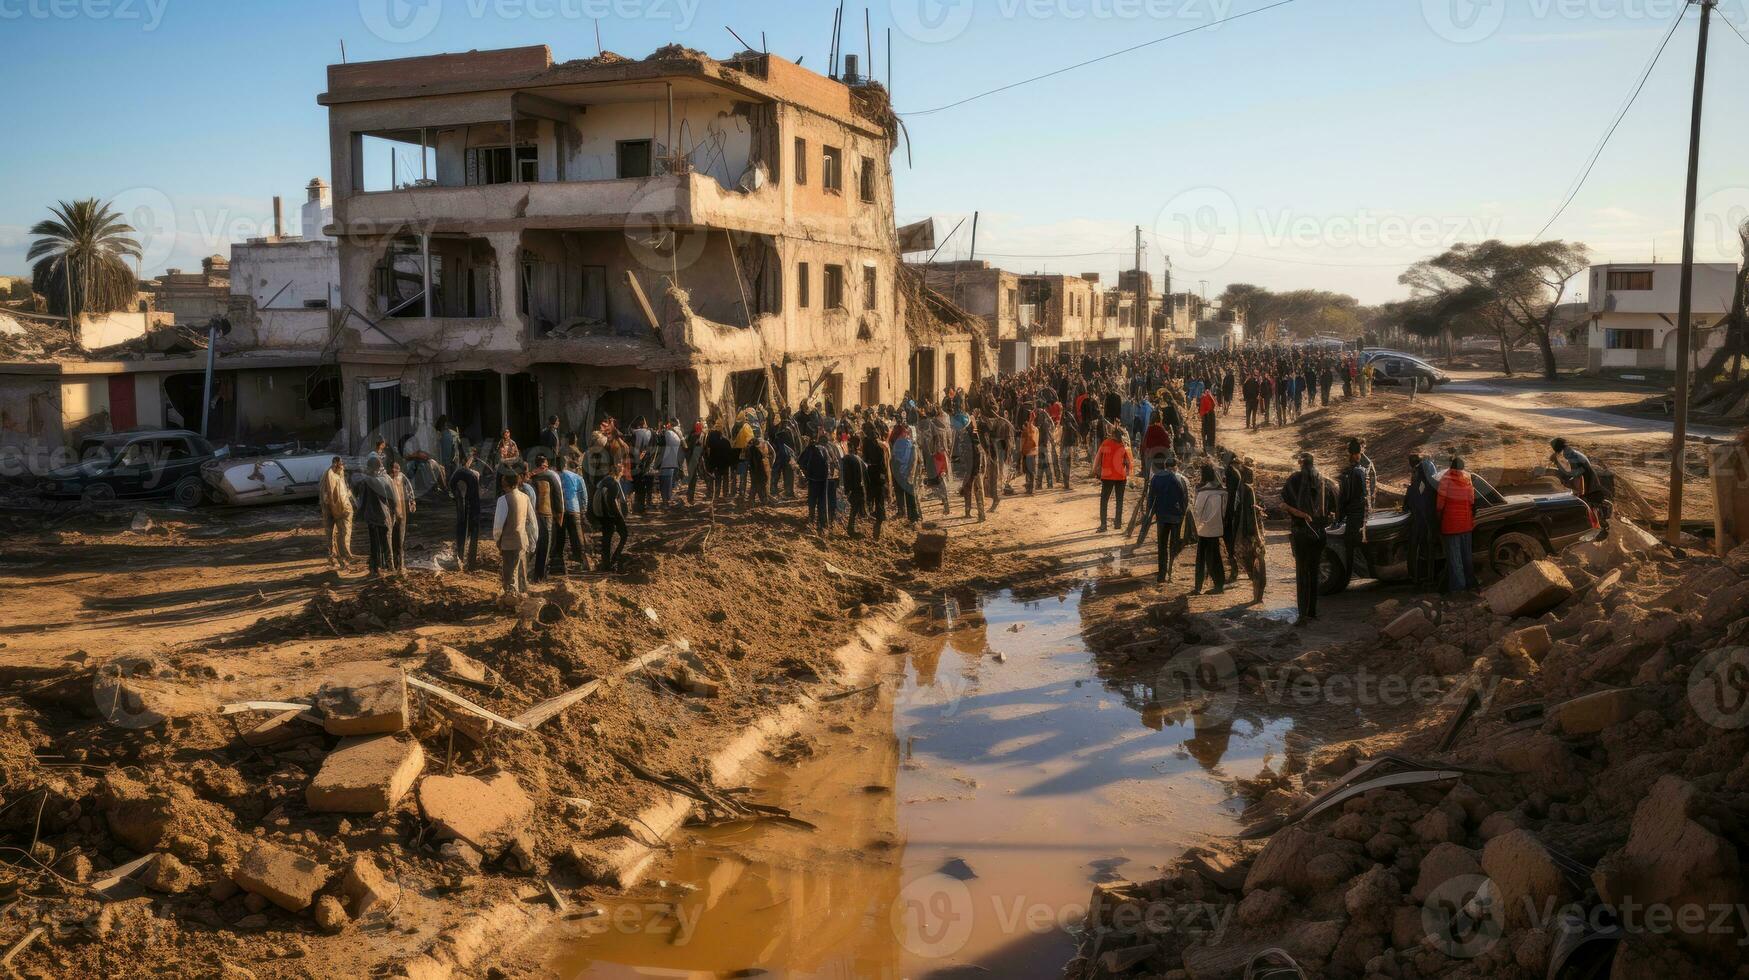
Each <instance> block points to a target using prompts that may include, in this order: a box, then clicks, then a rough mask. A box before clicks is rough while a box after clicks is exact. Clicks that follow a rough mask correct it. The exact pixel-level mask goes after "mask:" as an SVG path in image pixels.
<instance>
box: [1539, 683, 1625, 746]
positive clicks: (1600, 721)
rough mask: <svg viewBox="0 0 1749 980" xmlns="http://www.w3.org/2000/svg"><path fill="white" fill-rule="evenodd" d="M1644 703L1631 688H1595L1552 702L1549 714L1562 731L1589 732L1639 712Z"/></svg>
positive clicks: (1587, 733)
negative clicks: (1561, 701)
mask: <svg viewBox="0 0 1749 980" xmlns="http://www.w3.org/2000/svg"><path fill="white" fill-rule="evenodd" d="M1643 707H1644V704H1643V703H1642V702H1641V700H1640V696H1639V692H1637V691H1635V690H1633V689H1632V688H1620V689H1616V690H1610V691H1597V692H1595V693H1593V694H1587V695H1585V696H1583V697H1577V698H1574V699H1573V700H1571V701H1567V702H1564V703H1562V704H1558V705H1556V706H1555V708H1554V710H1553V711H1551V712H1550V713H1549V717H1550V718H1551V719H1552V720H1553V721H1554V723H1555V724H1556V725H1557V726H1559V727H1560V730H1561V732H1562V734H1565V735H1592V734H1596V733H1597V732H1601V731H1603V730H1604V729H1606V728H1613V727H1615V726H1616V725H1619V724H1621V723H1623V722H1625V721H1627V720H1628V719H1630V718H1632V717H1633V716H1635V715H1637V714H1639V713H1640V710H1641V709H1642V708H1643Z"/></svg>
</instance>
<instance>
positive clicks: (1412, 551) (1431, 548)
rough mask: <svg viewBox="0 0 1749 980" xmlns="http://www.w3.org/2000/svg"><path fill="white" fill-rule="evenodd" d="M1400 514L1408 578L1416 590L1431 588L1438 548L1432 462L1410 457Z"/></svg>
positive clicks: (1435, 478)
mask: <svg viewBox="0 0 1749 980" xmlns="http://www.w3.org/2000/svg"><path fill="white" fill-rule="evenodd" d="M1403 512H1404V513H1406V514H1408V515H1409V539H1408V541H1407V542H1406V544H1407V545H1408V548H1409V576H1410V579H1411V580H1412V581H1413V582H1414V583H1415V586H1416V587H1417V588H1427V587H1428V586H1431V585H1433V584H1434V574H1435V569H1436V568H1437V567H1438V563H1437V560H1436V556H1437V554H1438V548H1439V545H1438V543H1437V540H1438V537H1439V523H1438V522H1439V480H1438V476H1437V475H1436V474H1435V473H1434V469H1433V460H1431V459H1429V458H1427V457H1426V456H1423V455H1421V454H1420V453H1410V454H1409V488H1408V489H1407V490H1405V491H1404V492H1403Z"/></svg>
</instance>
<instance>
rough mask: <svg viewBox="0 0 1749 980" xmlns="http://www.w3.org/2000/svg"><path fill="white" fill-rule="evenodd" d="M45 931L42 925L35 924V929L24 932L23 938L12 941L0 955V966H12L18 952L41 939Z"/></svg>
mask: <svg viewBox="0 0 1749 980" xmlns="http://www.w3.org/2000/svg"><path fill="white" fill-rule="evenodd" d="M45 931H46V930H44V929H43V927H42V926H37V927H36V928H35V929H32V930H31V931H29V932H27V933H25V934H24V938H23V939H20V940H19V941H18V942H16V943H14V944H13V945H12V948H11V949H9V950H7V951H6V955H5V956H0V968H7V967H10V966H12V961H13V960H14V959H17V958H18V954H19V953H22V952H24V951H25V950H26V949H29V948H30V945H31V944H32V943H34V942H36V941H37V940H38V939H41V938H42V936H43V933H44V932H45Z"/></svg>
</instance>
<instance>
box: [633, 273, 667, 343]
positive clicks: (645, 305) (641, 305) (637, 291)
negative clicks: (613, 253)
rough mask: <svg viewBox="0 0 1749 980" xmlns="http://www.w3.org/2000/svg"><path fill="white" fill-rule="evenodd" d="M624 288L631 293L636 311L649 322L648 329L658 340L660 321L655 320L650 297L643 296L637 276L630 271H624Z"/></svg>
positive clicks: (642, 286) (641, 285)
mask: <svg viewBox="0 0 1749 980" xmlns="http://www.w3.org/2000/svg"><path fill="white" fill-rule="evenodd" d="M626 288H628V289H630V290H631V291H632V298H633V299H635V300H637V301H638V309H640V310H642V311H643V313H644V319H646V320H648V321H650V329H651V330H653V331H655V333H656V336H657V337H658V338H660V337H661V336H662V321H660V320H658V319H656V310H655V308H653V307H652V306H650V297H648V296H645V295H644V284H643V283H641V282H638V274H637V273H635V272H633V271H632V270H630V269H627V270H626Z"/></svg>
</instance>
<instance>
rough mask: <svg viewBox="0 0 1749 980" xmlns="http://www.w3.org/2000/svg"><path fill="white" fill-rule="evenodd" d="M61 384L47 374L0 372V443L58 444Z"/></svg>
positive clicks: (14, 444)
mask: <svg viewBox="0 0 1749 980" xmlns="http://www.w3.org/2000/svg"><path fill="white" fill-rule="evenodd" d="M61 441H62V431H61V386H60V382H59V381H58V380H56V379H55V378H54V377H53V376H50V375H34V374H0V446H17V447H25V446H32V445H34V446H44V447H47V446H58V445H60V444H61Z"/></svg>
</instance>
